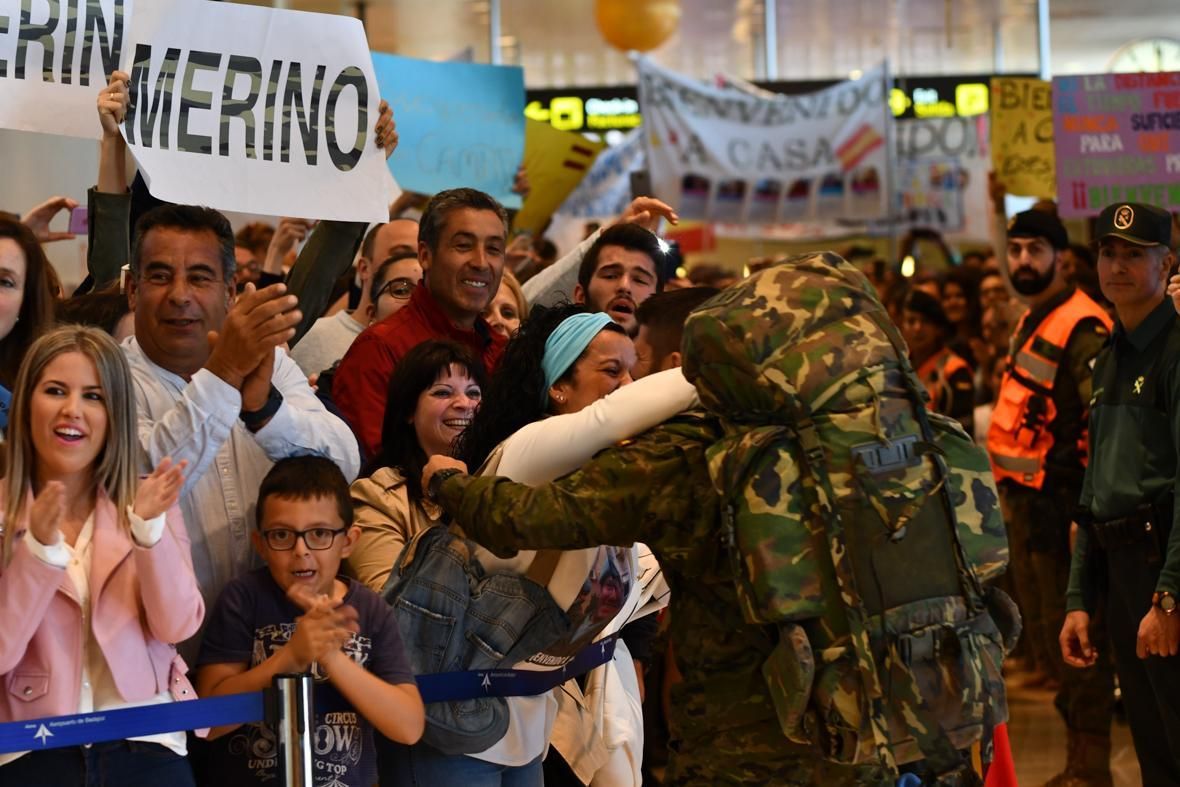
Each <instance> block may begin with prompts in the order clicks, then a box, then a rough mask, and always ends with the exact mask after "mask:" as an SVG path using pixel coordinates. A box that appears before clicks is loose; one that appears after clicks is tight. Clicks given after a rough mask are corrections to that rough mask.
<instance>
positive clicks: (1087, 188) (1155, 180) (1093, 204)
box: [1053, 72, 1180, 217]
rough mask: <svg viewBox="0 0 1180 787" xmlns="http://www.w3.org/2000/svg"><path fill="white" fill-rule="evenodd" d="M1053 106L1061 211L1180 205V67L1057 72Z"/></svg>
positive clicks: (1078, 213) (1085, 213) (1088, 212)
mask: <svg viewBox="0 0 1180 787" xmlns="http://www.w3.org/2000/svg"><path fill="white" fill-rule="evenodd" d="M1053 108H1054V115H1053V125H1054V129H1053V133H1054V135H1055V137H1056V148H1057V193H1058V195H1059V199H1058V202H1059V205H1058V209H1059V210H1060V212H1061V215H1063V216H1071V217H1074V216H1094V215H1097V214H1098V213H1100V212H1101V211H1102V209H1103V208H1105V207H1106V206H1107V205H1110V204H1111V203H1114V202H1146V203H1148V204H1151V205H1156V206H1158V207H1161V208H1164V209H1166V210H1180V72H1169V73H1162V74H1099V75H1094V76H1080V77H1058V78H1055V79H1054V80H1053Z"/></svg>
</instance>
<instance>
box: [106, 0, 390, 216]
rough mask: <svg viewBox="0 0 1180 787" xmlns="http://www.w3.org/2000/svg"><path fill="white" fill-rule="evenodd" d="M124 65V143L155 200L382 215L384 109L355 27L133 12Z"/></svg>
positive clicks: (210, 10) (302, 18) (187, 2)
mask: <svg viewBox="0 0 1180 787" xmlns="http://www.w3.org/2000/svg"><path fill="white" fill-rule="evenodd" d="M124 57H125V58H126V62H125V64H124V70H125V71H127V72H128V73H129V74H130V76H131V87H130V106H129V108H128V111H127V118H126V120H125V121H124V124H123V135H124V137H125V138H126V140H127V144H128V146H129V147H130V149H131V151H132V153H133V154H134V155H135V159H136V161H137V162H138V163H139V165H140V168H141V169H142V170H143V172H144V176H145V179H146V180H147V183H148V188H149V189H150V190H151V192H152V194H154V195H155V196H157V197H159V198H160V199H164V200H168V201H171V202H185V203H195V204H204V205H210V206H212V207H216V208H220V209H222V210H233V211H239V212H242V213H261V214H267V215H284V216H299V217H303V218H312V219H342V220H352V221H375V220H381V219H382V218H383V217H384V216H385V215H386V212H387V208H386V202H385V189H386V184H387V183H388V178H389V176H388V174H387V173H386V171H385V161H384V153H383V152H382V151H381V149H380V148H378V147H377V145H376V143H375V142H374V139H373V125H374V124H375V123H376V119H377V104H378V102H379V100H380V98H379V95H378V91H377V81H376V78H375V76H374V74H373V69H372V63H371V61H370V58H369V51H368V44H367V42H366V40H365V32H364V28H363V27H362V26H361V23H360V22H359V21H358V20H356V19H352V18H349V17H345V16H337V15H331V14H310V13H305V12H302V11H287V10H282V9H271V8H260V7H255V6H246V5H236V4H230V3H209V2H205V1H204V0H178V1H175V2H168V3H162V4H160V5H155V4H141V5H140V7H139V8H138V9H137V11H136V15H135V17H134V19H133V20H132V24H131V29H130V32H129V34H128V36H127V42H126V47H125V50H124ZM91 102H92V103H93V97H92V98H91ZM92 111H93V110H92Z"/></svg>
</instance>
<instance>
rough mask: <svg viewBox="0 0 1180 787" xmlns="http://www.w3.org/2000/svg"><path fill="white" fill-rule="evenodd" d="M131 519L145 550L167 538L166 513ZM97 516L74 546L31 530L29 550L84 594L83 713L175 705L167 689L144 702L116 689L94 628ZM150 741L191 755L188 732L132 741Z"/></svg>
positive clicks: (6, 758)
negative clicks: (92, 605) (93, 568)
mask: <svg viewBox="0 0 1180 787" xmlns="http://www.w3.org/2000/svg"><path fill="white" fill-rule="evenodd" d="M127 513H128V516H129V518H130V520H131V537H132V538H133V539H135V543H137V544H138V545H139V546H141V547H144V548H148V549H150V548H151V547H154V546H155V545H156V544H157V543H158V542H159V541H160V538H161V537H162V536H163V535H164V514H160V515H159V516H158V517H156V518H155V519H152V520H147V521H145V520H144V519H142V518H141V517H139V516H137V515H136V514H135V513H134V512H132V511H130V510H129V511H128V512H127ZM93 538H94V512H93V511H92V512H91V513H90V516H89V517H87V518H86V523H85V524H84V525H82V530H81V532H79V533H78V538H77V539H76V540H75V541H74V545H73V546H70V545H69V544H67V543H66V541H65V539H64V538H62V536H61V533H58V536H57V542H56V543H54V544H50V545H49V546H45V545H44V544H42V543H41V542H40V541H38V540H37V539H36V538H34V537H33V531H31V530H26V531H25V535H24V539H25V546H26V547H28V549H29V551H30V552H31V553H32V554H33V556H34V557H36V558H38V559H39V560H41V561H42V562H44V563H47V564H48V565H51V566H53V567H54V568H64V569H65V570H66V576H68V577H69V578H70V581H71V582H73V583H74V588H75V590H77V591H78V603H79V604H80V605H81V607H82V631H83V632H84V633H85V635H86V636H85V640H84V641H85V644H84V645H83V647H84V648H85V651H86V652H85V653H84V654H83V658H82V682H81V687H82V688H81V690H80V692H79V697H78V713H93V712H95V711H107V710H118V709H120V708H134V707H138V706H141V705H162V704H163V703H165V702H172V694H171V693H170V692H168V691H162V692H160V693H159V694H157V695H156V696H154V697H152V698H151V699H149V700H144V701H143V702H124V701H123V697H122V696H121V695H120V694H119V689H118V688H117V687H116V686H115V678H114V676H113V675H111V668H110V667H109V666H107V661H106V658H105V657H104V656H103V655H102V648H101V647H99V645H98V643H97V642H96V641H95V640H94V632H93V629H92V628H91V626H90V562H91V557H92V555H93V554H94V549H93V548H92V547H93ZM128 740H133V741H143V742H145V743H158V744H160V745H161V746H166V747H167V748H169V749H171V750H172V751H174V752H176V753H177V754H179V755H180V756H181V757H183V756H185V755H186V754H187V753H188V749H187V746H186V742H185V735H184V733H183V732H166V733H161V734H158V735H144V736H142V737H138V738H128ZM26 754H28V752H27V751H22V752H13V753H11V754H0V766H2V765H7V764H8V763H10V762H12V761H13V760H15V759H18V758H20V757H23V756H24V755H26Z"/></svg>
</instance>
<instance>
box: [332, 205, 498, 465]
mask: <svg viewBox="0 0 1180 787" xmlns="http://www.w3.org/2000/svg"><path fill="white" fill-rule="evenodd" d="M507 228H508V220H507V215H506V214H505V212H504V208H503V207H502V206H501V205H500V203H499V202H497V201H496V200H495V199H493V198H492V197H490V196H488V195H487V194H484V193H483V192H481V191H476V190H474V189H466V188H463V189H451V190H450V191H443V192H440V193H438V194H436V195H435V196H434V197H433V198H432V199H431V200H430V202H429V204H427V206H426V210H425V211H424V212H423V214H422V220H421V223H420V228H419V231H418V260H419V262H421V264H422V270H423V272H424V273H423V279H422V284H421V285H420V286H418V287H417V288H416V289H415V290H414V293H413V295H412V296H411V297H410V302H409V303H408V304H406V305H405V307H403V308H402V309H401V310H399V311H397V312H395V313H394V314H392V315H390V316H389V317H388V318H387V319H385V320H383V321H382V322H379V323H377V324H376V325H374V326H372V327H370V328H369V329H368V330H366V331H364V332H363V333H362V334H361V335H360V336H358V337H357V339H356V341H355V342H353V344H352V346H351V347H350V348H349V350H348V352H347V353H346V354H345V356H344V359H343V360H342V361H341V362H340V367H339V369H338V370H337V372H336V378H335V380H334V381H333V383H332V398H333V399H334V400H335V403H336V405H337V406H338V407H339V409H340V412H341V413H343V415H344V417H345V418H346V419H347V420H348V422H349V424H350V425H351V426H352V429H353V431H354V432H355V433H356V435H357V439H358V440H359V441H360V444H361V447H362V449H363V450H364V452H365V454H366V456H370V457H371V456H375V455H376V454H377V453H378V451H379V449H380V445H381V423H382V420H383V419H384V417H385V399H386V395H387V393H388V390H387V389H388V386H389V378H390V376H391V375H392V374H393V370H394V368H395V367H396V366H397V364H398V363H399V362H400V361H401V359H402V357H403V356H404V355H405V354H406V353H407V352H409V350H410V349H412V348H413V347H415V346H416V345H418V344H421V343H422V342H424V341H427V340H430V339H453V340H454V341H457V342H459V343H460V344H463V345H465V346H467V347H469V348H471V351H472V352H473V353H474V354H475V356H476V357H477V358H481V359H482V360H483V363H484V366H485V367H486V368H487V371H488V373H489V374H490V373H491V372H492V370H493V369H494V368H495V366H496V364H497V363H498V362H499V360H500V355H501V354H502V353H503V352H504V345H505V343H506V342H507V339H506V338H505V337H503V336H501V335H500V334H498V333H496V332H495V331H492V330H491V329H490V328H489V327H488V324H487V322H485V321H484V319H483V318H482V317H480V313H481V312H483V310H484V309H485V308H486V307H487V305H488V303H489V302H490V301H491V300H492V298H493V297H494V296H495V294H496V290H497V289H498V288H499V286H500V276H501V274H502V273H503V271H504V248H505V245H506V242H507V234H508V229H507Z"/></svg>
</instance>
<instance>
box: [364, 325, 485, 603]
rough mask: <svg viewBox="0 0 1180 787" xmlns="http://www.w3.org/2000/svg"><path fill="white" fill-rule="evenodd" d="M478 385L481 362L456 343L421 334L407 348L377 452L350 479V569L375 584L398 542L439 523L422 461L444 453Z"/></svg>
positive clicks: (384, 575)
mask: <svg viewBox="0 0 1180 787" xmlns="http://www.w3.org/2000/svg"><path fill="white" fill-rule="evenodd" d="M483 386H484V372H483V366H482V364H480V362H479V361H477V360H476V359H475V358H473V357H472V355H471V352H470V351H469V350H468V349H467V348H465V347H463V346H462V345H460V344H457V343H456V342H452V341H446V340H441V339H437V340H432V341H428V342H423V343H422V344H420V345H418V346H417V347H415V348H414V349H412V350H410V351H409V352H408V353H406V357H405V358H403V359H402V361H401V363H399V364H398V365H397V369H396V370H395V371H394V373H393V376H392V377H391V378H390V380H389V398H388V399H387V400H386V405H385V420H384V422H383V424H382V427H381V453H380V454H378V455H377V456H376V457H375V458H374V459H373V460H372V461H371V462H370V463H369V466H368V467H367V468H366V470H365V472H364V473H362V477H361V478H360V479H358V480H357V481H356V482H355V483H354V484H353V485H352V499H353V507H354V521H355V523H356V524H357V525H358V526H360V528H361V537H360V540H359V541H358V542H357V545H356V548H355V549H354V550H353V551H352V554H351V555H350V556H349V558H348V567H349V570H350V571H351V572H352V573H353V574H354V575H355V576H356V578H357V579H359V580H360V581H361V582H362V583H364V584H365V585H367V586H369V587H370V588H372V589H373V590H374V591H377V592H381V590H382V589H383V588H384V586H385V582H386V580H387V579H388V578H389V574H390V571H391V570H392V568H393V563H394V561H395V560H397V556H398V555H399V554H400V553H401V550H402V547H404V546H405V545H406V542H407V541H409V540H410V539H412V538H413V537H414V536H415V535H417V534H418V533H419V532H420V531H422V530H423V529H425V528H427V527H431V526H433V525H435V524H438V522H439V518H440V517H441V515H442V512H441V511H440V510H439V508H438V507H437V506H435V505H434V503H433V502H431V501H430V500H428V499H426V497H425V495H424V494H423V493H422V468H423V467H424V466H425V465H426V460H427V459H428V458H429V457H430V456H433V455H434V454H439V453H442V454H451V453H452V450H453V446H454V443H455V439H456V438H457V437H458V436H459V434H461V433H462V431H463V430H464V429H465V428H466V427H467V426H468V424H470V423H471V418H472V416H473V415H474V414H475V408H476V406H477V405H478V404H479V402H480V398H481V392H482V389H483Z"/></svg>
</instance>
